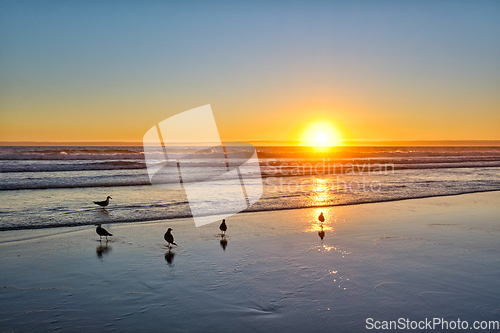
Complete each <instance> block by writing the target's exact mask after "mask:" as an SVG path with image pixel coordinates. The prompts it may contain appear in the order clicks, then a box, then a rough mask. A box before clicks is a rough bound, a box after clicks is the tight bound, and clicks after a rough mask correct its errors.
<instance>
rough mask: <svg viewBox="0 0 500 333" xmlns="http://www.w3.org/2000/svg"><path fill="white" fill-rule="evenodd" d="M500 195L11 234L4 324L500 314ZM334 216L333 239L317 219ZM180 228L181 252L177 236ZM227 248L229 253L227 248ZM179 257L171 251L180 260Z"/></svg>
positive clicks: (298, 321)
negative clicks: (101, 232)
mask: <svg viewBox="0 0 500 333" xmlns="http://www.w3.org/2000/svg"><path fill="white" fill-rule="evenodd" d="M498 202H500V192H490V193H478V194H466V195H460V196H449V197H436V198H427V199H414V200H405V201H397V202H387V203H375V204H363V205H355V206H344V207H328V208H321V209H312V208H308V209H296V210H285V211H277V212H259V213H242V214H238V215H236V216H234V217H232V218H230V219H228V221H227V222H228V227H229V230H228V233H227V237H226V241H227V244H221V237H220V235H219V230H218V225H217V224H215V223H214V224H209V225H206V226H203V227H198V228H196V227H195V226H194V223H193V222H192V220H190V219H175V220H168V221H159V222H158V221H157V222H148V223H123V224H120V223H117V224H108V225H104V227H105V228H107V229H108V230H109V231H110V232H111V233H113V234H114V236H113V237H110V241H109V242H108V243H106V242H105V241H104V240H103V241H102V242H99V237H98V236H97V234H96V233H95V228H94V227H71V228H68V227H64V228H49V229H40V230H19V231H4V232H1V233H0V250H1V253H2V256H1V258H0V262H1V267H2V276H1V278H0V287H1V289H0V330H1V331H24V332H26V331H51V330H62V331H129V332H133V331H144V332H149V331H168V332H186V331H188V332H235V331H239V332H271V331H279V332H287V331H304V332H305V331H317V332H333V331H336V332H339V331H342V332H358V331H361V330H365V329H366V320H367V318H373V319H374V320H380V321H382V320H398V319H399V318H408V319H409V320H415V321H418V320H424V319H425V318H428V319H430V320H432V318H434V317H439V318H444V319H446V320H457V319H460V320H468V321H470V323H469V324H470V325H472V322H473V321H483V320H486V321H488V320H497V321H498V320H499V319H500V310H499V309H500V301H499V300H500V271H499V270H498V267H500V256H499V254H500V243H499V237H500V224H499V223H498V222H499V216H500V206H499V205H498ZM320 211H322V212H324V215H325V217H326V221H325V223H324V231H325V236H324V239H323V240H321V239H320V237H319V234H318V232H319V231H320V230H321V228H320V226H319V223H318V221H317V216H318V215H319V212H320ZM168 227H171V228H173V230H174V231H173V234H174V236H175V240H176V243H177V244H178V246H177V247H174V248H173V249H172V251H171V252H170V254H169V251H168V249H167V247H166V243H165V241H164V240H163V234H164V233H165V231H166V229H167V228H168ZM222 245H225V250H224V249H223V246H222ZM167 259H168V260H167Z"/></svg>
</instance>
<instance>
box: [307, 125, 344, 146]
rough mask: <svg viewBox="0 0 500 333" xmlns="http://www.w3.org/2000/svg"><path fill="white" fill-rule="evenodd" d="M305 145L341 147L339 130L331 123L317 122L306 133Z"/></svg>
mask: <svg viewBox="0 0 500 333" xmlns="http://www.w3.org/2000/svg"><path fill="white" fill-rule="evenodd" d="M303 144H304V145H305V146H314V147H329V146H339V145H340V137H339V135H338V132H337V130H336V129H335V128H334V127H333V126H332V125H331V124H330V123H328V122H317V123H314V124H312V125H311V126H310V127H308V128H307V129H306V131H305V132H304V136H303Z"/></svg>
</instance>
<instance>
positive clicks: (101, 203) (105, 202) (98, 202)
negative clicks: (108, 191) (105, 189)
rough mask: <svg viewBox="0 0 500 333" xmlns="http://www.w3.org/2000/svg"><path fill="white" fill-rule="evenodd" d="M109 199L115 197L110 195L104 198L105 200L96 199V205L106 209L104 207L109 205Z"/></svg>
mask: <svg viewBox="0 0 500 333" xmlns="http://www.w3.org/2000/svg"><path fill="white" fill-rule="evenodd" d="M109 199H113V198H112V197H110V196H109V195H108V197H107V198H106V200H104V201H94V203H95V204H96V205H99V206H101V207H102V208H103V209H104V207H106V206H107V205H109Z"/></svg>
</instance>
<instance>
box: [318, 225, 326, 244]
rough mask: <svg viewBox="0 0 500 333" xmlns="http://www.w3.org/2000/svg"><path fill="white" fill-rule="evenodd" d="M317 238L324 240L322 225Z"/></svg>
mask: <svg viewBox="0 0 500 333" xmlns="http://www.w3.org/2000/svg"><path fill="white" fill-rule="evenodd" d="M318 236H319V238H321V240H323V238H325V231H324V230H323V225H321V230H320V231H318Z"/></svg>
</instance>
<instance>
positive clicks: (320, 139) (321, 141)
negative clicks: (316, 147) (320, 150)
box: [316, 132, 328, 144]
mask: <svg viewBox="0 0 500 333" xmlns="http://www.w3.org/2000/svg"><path fill="white" fill-rule="evenodd" d="M327 139H328V137H327V136H326V134H325V133H323V132H319V133H318V134H317V135H316V142H317V143H318V144H324V143H325V142H326V141H327Z"/></svg>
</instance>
